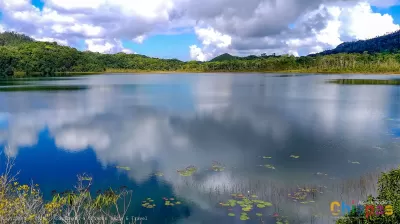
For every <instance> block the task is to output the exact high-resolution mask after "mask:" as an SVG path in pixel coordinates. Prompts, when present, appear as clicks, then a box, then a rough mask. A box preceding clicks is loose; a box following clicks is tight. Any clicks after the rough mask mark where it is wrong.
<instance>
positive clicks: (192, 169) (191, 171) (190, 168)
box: [177, 166, 197, 177]
mask: <svg viewBox="0 0 400 224" xmlns="http://www.w3.org/2000/svg"><path fill="white" fill-rule="evenodd" d="M196 171H197V168H196V167H195V166H188V167H186V168H185V169H183V170H177V172H178V173H179V174H180V175H181V176H184V177H188V176H192V175H193V174H194V173H195V172H196Z"/></svg>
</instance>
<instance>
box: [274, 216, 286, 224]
mask: <svg viewBox="0 0 400 224" xmlns="http://www.w3.org/2000/svg"><path fill="white" fill-rule="evenodd" d="M276 224H289V220H287V218H286V217H283V216H282V217H276Z"/></svg>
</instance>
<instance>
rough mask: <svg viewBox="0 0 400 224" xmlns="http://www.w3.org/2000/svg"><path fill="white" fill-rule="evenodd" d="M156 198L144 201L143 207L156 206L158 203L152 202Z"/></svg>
mask: <svg viewBox="0 0 400 224" xmlns="http://www.w3.org/2000/svg"><path fill="white" fill-rule="evenodd" d="M153 201H154V200H153V199H151V198H147V199H146V200H145V201H142V207H145V208H154V207H156V204H154V203H152V202H153Z"/></svg>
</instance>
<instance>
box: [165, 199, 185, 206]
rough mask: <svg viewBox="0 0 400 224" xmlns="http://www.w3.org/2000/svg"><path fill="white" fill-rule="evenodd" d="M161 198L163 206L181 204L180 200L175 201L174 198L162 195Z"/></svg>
mask: <svg viewBox="0 0 400 224" xmlns="http://www.w3.org/2000/svg"><path fill="white" fill-rule="evenodd" d="M163 200H164V205H165V206H175V205H180V204H182V202H180V201H175V198H166V197H164V198H163Z"/></svg>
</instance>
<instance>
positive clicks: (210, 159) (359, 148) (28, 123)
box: [0, 74, 400, 224]
mask: <svg viewBox="0 0 400 224" xmlns="http://www.w3.org/2000/svg"><path fill="white" fill-rule="evenodd" d="M345 78H352V79H357V78H366V79H394V78H399V76H388V75H367V76H365V75H315V74H309V75H307V74H303V75H294V76H291V75H289V76H288V75H283V74H176V75H166V74H159V75H157V74H144V75H132V74H107V75H105V74H104V75H90V76H79V77H71V78H62V79H61V78H60V79H45V80H34V79H33V80H27V81H25V82H21V83H12V84H10V83H3V84H2V85H4V87H2V88H1V89H0V102H1V104H0V144H1V148H2V149H3V148H4V153H3V155H4V154H5V155H8V156H11V157H13V158H15V171H20V174H19V176H18V178H19V179H18V180H19V182H22V183H30V182H31V181H32V180H33V181H34V183H37V184H39V185H40V187H41V190H42V191H43V193H44V196H45V197H46V198H47V199H50V198H51V192H52V191H53V190H55V191H57V192H61V191H64V190H66V189H70V188H72V187H73V186H74V184H75V183H76V181H77V175H78V174H82V173H86V174H88V175H90V176H91V177H93V186H92V188H91V191H93V192H96V191H97V190H100V189H106V188H108V187H112V188H119V187H120V186H126V187H128V188H129V189H132V190H133V197H132V203H131V206H130V208H129V211H128V214H127V215H128V217H132V216H134V217H143V219H145V220H144V221H143V223H157V224H158V223H262V222H266V223H275V222H277V221H282V222H284V221H285V220H288V221H289V223H333V221H334V219H335V217H333V216H332V213H331V211H330V208H329V205H330V202H332V201H346V202H348V204H350V202H351V201H352V200H355V201H358V200H365V199H366V195H367V194H374V193H375V191H376V180H377V175H378V174H379V172H380V171H381V170H385V169H388V168H390V167H393V166H397V165H398V164H399V159H400V157H399V156H400V151H399V149H400V142H399V139H398V138H399V136H400V113H399V112H400V101H399V99H400V87H399V86H397V85H342V84H335V83H328V82H327V81H328V80H330V79H345ZM5 146H7V147H6V148H5ZM189 166H194V167H195V168H196V172H190V173H189V174H188V175H187V176H182V175H180V174H182V172H181V173H179V172H177V171H178V170H184V169H185V168H186V167H189ZM231 194H243V195H245V196H248V197H254V198H256V197H257V199H259V200H263V201H265V202H270V203H272V206H269V205H268V206H266V207H263V206H260V207H261V208H260V207H257V206H254V209H252V210H251V211H250V212H247V213H248V214H247V215H246V216H248V218H249V220H247V221H242V220H240V217H241V213H242V212H243V211H241V208H240V207H238V206H234V207H231V206H224V205H225V202H227V201H228V200H230V199H232V198H233V197H234V196H232V195H231ZM289 194H290V196H289ZM294 195H296V196H294ZM147 198H151V199H152V200H154V202H155V204H156V205H157V206H156V207H154V208H151V209H149V208H146V207H143V206H142V203H143V201H144V200H146V199H147ZM165 198H169V199H168V200H170V201H172V202H174V201H179V202H180V204H179V203H178V204H175V205H174V206H165ZM170 198H173V200H172V199H170ZM235 200H236V202H237V201H239V200H240V199H237V198H236V199H235ZM220 203H222V205H221V204H220ZM229 213H232V214H229ZM256 213H259V214H257V215H256ZM228 214H229V215H228ZM233 214H234V216H233Z"/></svg>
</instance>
